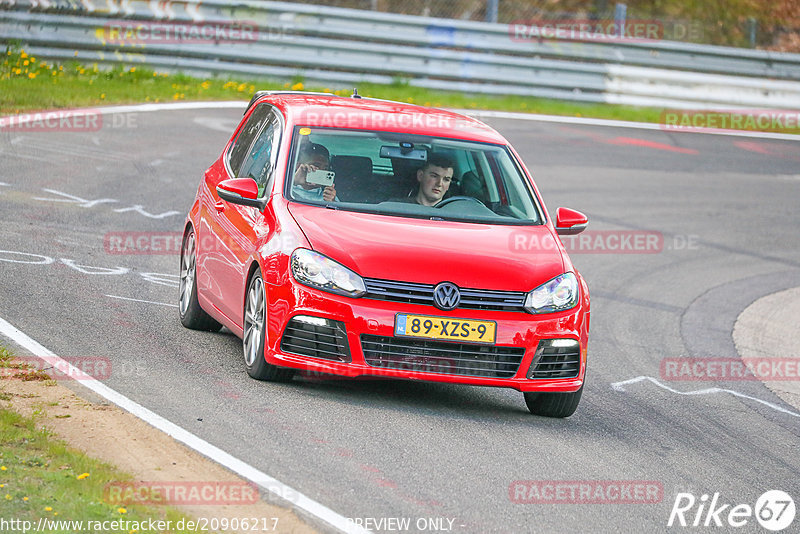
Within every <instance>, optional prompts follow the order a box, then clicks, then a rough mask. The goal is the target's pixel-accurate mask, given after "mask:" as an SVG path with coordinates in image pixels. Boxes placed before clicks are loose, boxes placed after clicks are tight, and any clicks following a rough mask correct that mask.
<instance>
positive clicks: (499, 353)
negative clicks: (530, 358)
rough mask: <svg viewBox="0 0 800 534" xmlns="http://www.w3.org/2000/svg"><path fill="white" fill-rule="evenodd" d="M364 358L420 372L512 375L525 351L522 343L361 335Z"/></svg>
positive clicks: (379, 364)
mask: <svg viewBox="0 0 800 534" xmlns="http://www.w3.org/2000/svg"><path fill="white" fill-rule="evenodd" d="M361 349H362V350H363V351H364V360H365V361H366V362H367V364H368V365H370V366H372V367H381V368H383V369H400V370H404V371H411V372H417V373H442V374H446V375H462V376H480V377H485V378H512V377H513V376H514V375H516V374H517V370H518V369H519V364H520V363H521V362H522V357H523V356H524V355H525V349H524V348H522V347H498V346H496V345H480V344H472V343H449V342H445V341H429V340H416V339H405V338H399V337H385V336H372V335H367V334H363V335H362V336H361Z"/></svg>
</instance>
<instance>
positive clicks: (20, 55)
mask: <svg viewBox="0 0 800 534" xmlns="http://www.w3.org/2000/svg"><path fill="white" fill-rule="evenodd" d="M19 57H21V58H22V59H25V58H26V57H28V54H26V53H25V51H24V50H23V51H22V52H20V54H19Z"/></svg>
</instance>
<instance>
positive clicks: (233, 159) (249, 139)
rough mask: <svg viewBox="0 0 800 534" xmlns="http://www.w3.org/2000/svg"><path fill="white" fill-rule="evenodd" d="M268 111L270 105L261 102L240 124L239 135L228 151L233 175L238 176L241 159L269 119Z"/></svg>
mask: <svg viewBox="0 0 800 534" xmlns="http://www.w3.org/2000/svg"><path fill="white" fill-rule="evenodd" d="M270 111H271V108H270V106H268V105H265V104H261V105H260V106H258V107H257V108H256V109H255V110H254V111H253V113H252V114H251V115H250V118H249V119H247V123H245V125H244V126H242V129H241V130H239V135H237V136H236V140H235V141H234V142H233V144H232V145H231V148H230V149H229V151H228V163H229V164H230V166H231V172H233V176H234V177H238V176H239V169H241V167H242V161H244V157H245V155H246V154H247V151H248V149H249V148H250V145H251V144H253V139H254V138H255V136H256V135H257V134H258V132H259V131H260V130H261V127H262V126H264V124H265V123H266V122H267V121H268V120H269V118H270V116H271V115H270Z"/></svg>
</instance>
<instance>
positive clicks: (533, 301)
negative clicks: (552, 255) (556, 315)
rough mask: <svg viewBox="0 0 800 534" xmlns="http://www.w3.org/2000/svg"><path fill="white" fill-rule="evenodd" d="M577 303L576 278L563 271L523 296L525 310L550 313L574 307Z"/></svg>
mask: <svg viewBox="0 0 800 534" xmlns="http://www.w3.org/2000/svg"><path fill="white" fill-rule="evenodd" d="M577 304H578V278H577V277H576V276H575V274H574V273H564V274H562V275H559V276H556V277H555V278H553V279H552V280H550V281H549V282H545V283H544V284H542V285H540V286H539V287H537V288H536V289H534V290H533V291H531V292H530V293H528V296H527V297H525V310H527V311H529V312H530V313H551V312H557V311H562V310H568V309H570V308H574V307H575V306H576V305H577Z"/></svg>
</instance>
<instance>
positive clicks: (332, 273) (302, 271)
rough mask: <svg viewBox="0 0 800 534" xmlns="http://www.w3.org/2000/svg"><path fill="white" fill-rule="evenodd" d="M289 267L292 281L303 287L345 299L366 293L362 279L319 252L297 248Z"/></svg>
mask: <svg viewBox="0 0 800 534" xmlns="http://www.w3.org/2000/svg"><path fill="white" fill-rule="evenodd" d="M291 266H292V275H294V279H295V280H297V281H298V282H300V283H301V284H303V285H306V286H310V287H314V288H317V289H321V290H323V291H328V292H330V293H336V294H337V295H344V296H346V297H360V296H362V295H364V293H366V292H367V288H366V286H365V285H364V279H363V278H361V277H360V276H358V275H357V274H356V273H354V272H353V271H351V270H350V269H348V268H347V267H345V266H344V265H342V264H340V263H338V262H335V261H333V260H332V259H330V258H328V257H327V256H323V255H322V254H320V253H319V252H314V251H313V250H308V249H305V248H298V249H297V250H295V251H294V252H293V253H292V259H291Z"/></svg>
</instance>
